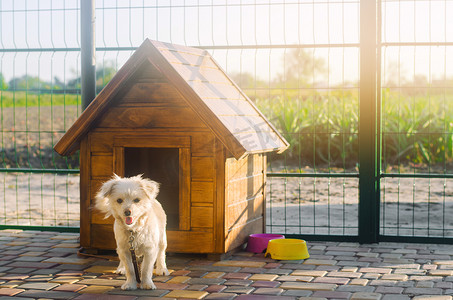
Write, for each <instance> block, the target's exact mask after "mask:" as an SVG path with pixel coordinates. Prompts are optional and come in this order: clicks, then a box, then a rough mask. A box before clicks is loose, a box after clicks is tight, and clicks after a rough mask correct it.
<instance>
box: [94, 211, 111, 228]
mask: <svg viewBox="0 0 453 300" xmlns="http://www.w3.org/2000/svg"><path fill="white" fill-rule="evenodd" d="M114 221H115V219H114V218H113V217H112V216H110V217H108V218H105V214H104V213H101V212H100V211H98V210H95V209H93V211H92V212H91V224H110V225H111V224H113V222H114Z"/></svg>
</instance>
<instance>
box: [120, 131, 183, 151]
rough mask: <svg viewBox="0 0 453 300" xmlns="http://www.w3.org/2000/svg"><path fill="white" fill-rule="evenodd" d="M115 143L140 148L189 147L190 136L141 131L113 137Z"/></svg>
mask: <svg viewBox="0 0 453 300" xmlns="http://www.w3.org/2000/svg"><path fill="white" fill-rule="evenodd" d="M113 140H114V142H113V144H114V145H115V146H117V147H139V148H148V147H149V148H189V147H190V144H191V143H190V136H178V135H171V136H169V135H168V133H167V134H166V135H162V136H159V135H155V134H144V133H141V132H137V133H133V132H131V133H129V134H122V133H121V134H119V135H116V136H115V137H114V138H113Z"/></svg>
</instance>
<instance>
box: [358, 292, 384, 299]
mask: <svg viewBox="0 0 453 300" xmlns="http://www.w3.org/2000/svg"><path fill="white" fill-rule="evenodd" d="M381 298H382V294H379V293H354V294H352V296H351V298H350V299H351V300H380V299H381Z"/></svg>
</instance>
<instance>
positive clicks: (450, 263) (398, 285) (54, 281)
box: [0, 230, 453, 300]
mask: <svg viewBox="0 0 453 300" xmlns="http://www.w3.org/2000/svg"><path fill="white" fill-rule="evenodd" d="M78 237H79V236H78V234H71V233H54V232H38V231H20V230H3V231H0V300H2V299H77V300H84V299H98V300H104V299H105V300H121V299H124V300H134V299H138V300H140V299H142V300H146V299H155V298H165V299H238V300H249V299H252V300H254V299H257V300H259V299H261V300H273V299H283V300H285V299H288V300H291V299H294V300H295V299H352V300H378V299H382V300H392V299H394V300H405V299H418V300H420V299H430V300H453V299H452V295H453V245H428V244H399V243H381V244H378V245H359V244H355V243H341V242H308V243H307V245H308V249H309V250H308V251H309V253H310V258H309V259H307V260H297V261H276V260H272V259H270V258H265V257H264V256H263V254H253V253H248V252H237V253H235V254H234V255H232V256H231V257H229V258H228V259H225V260H222V261H219V260H209V259H208V258H206V257H204V256H201V255H179V254H169V255H168V257H167V264H168V267H169V269H170V272H171V273H170V275H169V276H155V277H154V282H155V284H156V286H157V289H156V290H136V291H122V290H121V289H120V286H121V285H122V284H123V282H124V276H120V275H117V274H114V271H115V269H116V266H117V265H118V261H117V260H115V259H114V258H113V259H111V260H109V259H107V258H94V257H85V256H78V255H77V252H78V249H79V243H78Z"/></svg>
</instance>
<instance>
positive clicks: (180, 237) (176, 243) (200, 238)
mask: <svg viewBox="0 0 453 300" xmlns="http://www.w3.org/2000/svg"><path fill="white" fill-rule="evenodd" d="M167 240H168V247H167V252H180V253H213V252H214V236H213V234H212V231H208V232H194V231H170V230H167Z"/></svg>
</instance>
